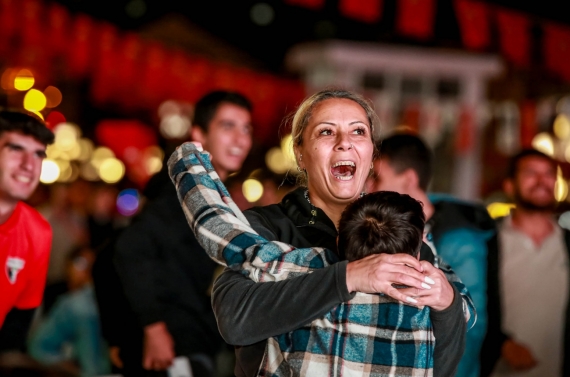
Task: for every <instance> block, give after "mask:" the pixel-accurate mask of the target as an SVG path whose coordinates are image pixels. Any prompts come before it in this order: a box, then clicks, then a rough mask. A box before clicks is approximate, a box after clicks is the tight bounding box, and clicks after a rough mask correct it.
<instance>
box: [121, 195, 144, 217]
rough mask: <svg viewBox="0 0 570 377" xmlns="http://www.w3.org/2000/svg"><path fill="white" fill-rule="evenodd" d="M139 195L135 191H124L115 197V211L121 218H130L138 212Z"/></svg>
mask: <svg viewBox="0 0 570 377" xmlns="http://www.w3.org/2000/svg"><path fill="white" fill-rule="evenodd" d="M139 206H140V195H139V192H138V191H137V190H136V189H125V190H123V191H121V192H120V193H119V195H118V196H117V211H118V212H119V213H120V214H121V215H123V216H132V215H134V214H135V213H137V211H138V210H139Z"/></svg>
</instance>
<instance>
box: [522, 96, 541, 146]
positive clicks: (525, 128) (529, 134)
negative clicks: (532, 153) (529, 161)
mask: <svg viewBox="0 0 570 377" xmlns="http://www.w3.org/2000/svg"><path fill="white" fill-rule="evenodd" d="M537 129H538V126H537V124H536V103H535V102H534V101H531V100H526V101H524V102H523V103H522V104H521V147H522V148H531V147H532V139H533V138H534V136H535V135H536V132H537Z"/></svg>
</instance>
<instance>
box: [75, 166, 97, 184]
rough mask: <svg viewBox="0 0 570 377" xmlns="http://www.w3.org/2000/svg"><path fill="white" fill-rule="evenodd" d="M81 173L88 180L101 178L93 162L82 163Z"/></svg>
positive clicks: (93, 180)
mask: <svg viewBox="0 0 570 377" xmlns="http://www.w3.org/2000/svg"><path fill="white" fill-rule="evenodd" d="M79 174H80V175H81V177H83V178H84V179H86V180H88V181H92V182H95V181H98V180H99V174H97V169H96V168H95V166H93V164H91V163H89V162H88V163H86V164H83V165H81V169H80V172H79Z"/></svg>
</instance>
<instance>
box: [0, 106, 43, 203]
mask: <svg viewBox="0 0 570 377" xmlns="http://www.w3.org/2000/svg"><path fill="white" fill-rule="evenodd" d="M53 140H54V135H53V133H52V132H51V131H50V130H49V129H48V128H47V127H46V126H45V125H44V123H43V122H42V121H40V120H39V119H37V118H35V117H34V116H31V115H28V114H25V113H21V112H17V111H7V110H2V111H0V203H6V204H15V203H17V202H18V201H19V200H26V199H27V198H29V197H30V196H31V195H32V193H33V192H34V190H35V189H36V187H37V185H38V183H39V180H40V173H41V169H42V161H43V159H44V157H45V154H46V152H45V151H46V147H47V145H48V144H51V143H53Z"/></svg>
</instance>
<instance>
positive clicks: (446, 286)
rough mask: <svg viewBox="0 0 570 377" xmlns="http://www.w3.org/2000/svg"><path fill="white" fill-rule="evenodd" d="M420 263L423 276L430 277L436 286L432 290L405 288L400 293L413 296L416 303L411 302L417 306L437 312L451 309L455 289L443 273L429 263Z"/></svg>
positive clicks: (432, 286)
mask: <svg viewBox="0 0 570 377" xmlns="http://www.w3.org/2000/svg"><path fill="white" fill-rule="evenodd" d="M419 263H420V265H421V268H422V270H423V274H424V275H425V276H428V277H430V278H431V279H432V280H433V281H434V282H435V284H433V285H431V289H418V288H404V289H401V290H400V292H401V293H403V294H405V295H406V296H411V297H412V298H413V300H415V301H416V302H414V301H409V302H411V303H413V304H414V305H416V306H429V307H430V308H432V309H435V310H444V309H447V308H449V306H450V305H451V303H452V302H453V296H454V293H453V287H452V286H451V284H450V283H449V281H448V280H447V278H446V277H445V275H444V273H443V271H441V270H440V269H439V268H437V267H434V266H433V265H432V264H431V263H429V262H426V261H421V262H419ZM407 285H409V284H407ZM392 297H393V296H392Z"/></svg>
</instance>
